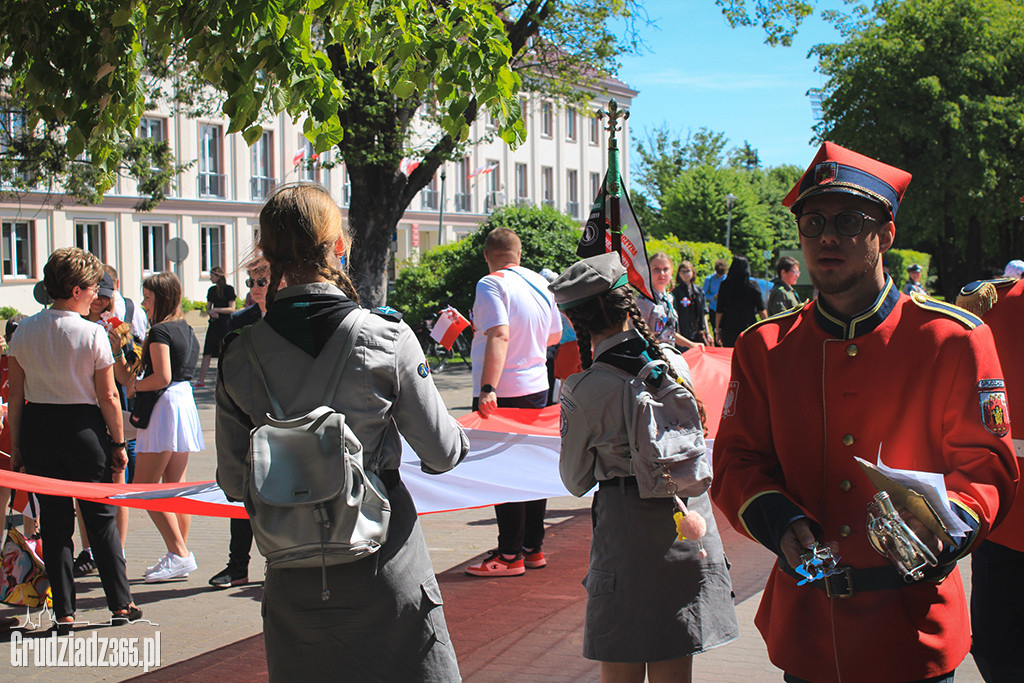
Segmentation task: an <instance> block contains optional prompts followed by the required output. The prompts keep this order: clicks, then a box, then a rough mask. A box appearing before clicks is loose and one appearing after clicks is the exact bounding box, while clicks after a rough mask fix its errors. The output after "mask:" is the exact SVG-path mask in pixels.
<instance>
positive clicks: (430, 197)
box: [420, 173, 441, 211]
mask: <svg viewBox="0 0 1024 683" xmlns="http://www.w3.org/2000/svg"><path fill="white" fill-rule="evenodd" d="M439 206H441V193H440V192H439V191H438V189H437V174H436V173H435V174H434V177H433V178H431V179H430V183H429V184H428V185H427V186H426V187H424V188H423V189H422V190H420V208H421V209H423V210H424V211H427V210H432V211H437V208H438V207H439Z"/></svg>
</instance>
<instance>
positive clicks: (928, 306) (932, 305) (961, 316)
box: [910, 292, 981, 330]
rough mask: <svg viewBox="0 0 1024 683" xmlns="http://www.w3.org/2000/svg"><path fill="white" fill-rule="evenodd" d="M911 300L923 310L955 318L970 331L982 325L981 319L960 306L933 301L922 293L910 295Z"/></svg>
mask: <svg viewBox="0 0 1024 683" xmlns="http://www.w3.org/2000/svg"><path fill="white" fill-rule="evenodd" d="M910 298H911V299H913V301H914V303H915V304H917V305H918V306H920V307H921V308H923V309H925V310H928V311H934V312H936V313H942V314H943V315H945V316H947V317H949V318H953V319H954V320H956V321H957V322H959V323H960V324H961V325H963V326H964V327H966V328H967V329H968V330H973V329H974V328H975V327H977V326H978V325H981V318H979V317H978V316H976V315H974V314H973V313H971V312H970V311H968V310H965V309H963V308H960V307H959V306H954V305H953V304H947V303H946V302H945V301H939V300H938V299H933V298H931V297H930V296H928V295H927V294H921V293H920V292H914V293H913V294H911V295H910Z"/></svg>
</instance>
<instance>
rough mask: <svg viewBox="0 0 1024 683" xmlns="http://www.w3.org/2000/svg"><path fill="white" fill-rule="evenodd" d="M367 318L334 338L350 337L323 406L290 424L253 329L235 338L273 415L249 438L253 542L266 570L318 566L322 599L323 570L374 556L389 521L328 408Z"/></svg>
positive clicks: (346, 432) (356, 451)
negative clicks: (258, 355)
mask: <svg viewBox="0 0 1024 683" xmlns="http://www.w3.org/2000/svg"><path fill="white" fill-rule="evenodd" d="M366 315H368V312H367V311H366V310H364V309H357V310H355V311H353V312H352V313H350V314H349V315H348V316H346V317H345V320H344V321H343V322H342V324H341V325H340V326H339V327H338V330H337V331H336V332H335V334H341V333H344V332H345V331H347V333H348V338H347V339H346V343H345V348H344V350H343V351H342V353H341V354H340V355H339V356H338V364H337V366H336V367H335V369H334V373H333V374H332V376H331V379H330V381H329V382H328V385H327V391H326V393H325V394H324V398H323V401H322V405H320V406H319V407H317V408H315V409H313V410H311V411H309V412H307V413H305V414H303V415H299V416H297V417H292V418H287V417H284V414H285V412H284V410H283V409H282V408H281V405H280V403H278V401H277V399H276V398H275V397H274V394H273V392H271V390H270V387H269V386H268V385H267V379H266V376H265V375H264V374H263V368H262V367H261V366H260V363H259V361H258V360H257V358H256V352H255V349H254V347H253V343H252V327H247V328H245V329H244V330H243V331H242V332H241V335H242V337H243V338H244V342H245V348H246V352H247V353H248V356H249V362H250V363H251V364H252V366H253V368H254V369H255V371H256V374H257V375H258V376H259V378H260V380H261V381H262V382H263V386H264V388H266V391H267V396H268V397H269V398H270V404H271V406H272V407H273V410H274V413H275V415H271V414H269V413H268V414H267V424H265V425H262V426H260V427H257V428H255V429H253V430H252V432H251V433H250V442H249V457H248V468H247V471H246V481H245V482H244V485H245V498H244V501H245V509H246V511H247V512H248V513H249V519H250V521H251V523H252V531H253V536H254V537H255V539H256V543H257V545H258V546H259V549H260V552H261V553H262V554H263V556H264V557H265V558H266V560H267V564H268V565H269V566H271V567H274V568H294V567H321V568H322V570H323V571H322V577H323V590H322V593H321V598H322V599H323V600H328V599H330V591H329V590H327V567H328V565H336V564H345V563H348V562H355V561H356V560H360V559H362V558H364V557H367V556H369V555H371V554H373V553H375V552H377V551H378V550H379V549H380V547H381V544H383V543H384V541H385V539H386V538H387V532H388V522H389V520H390V517H391V505H390V503H389V501H388V499H387V494H386V489H385V487H384V484H383V482H382V481H381V480H380V477H379V476H378V475H377V473H376V472H374V471H373V470H372V468H370V467H369V466H367V467H366V468H365V469H364V466H363V447H362V444H360V443H359V439H358V438H357V437H356V435H355V433H353V431H352V430H351V429H350V428H349V426H348V425H347V424H345V415H344V414H343V413H340V412H338V411H336V410H334V409H333V408H332V407H331V405H330V404H331V402H332V401H333V400H334V397H335V395H336V392H337V387H338V383H339V382H340V381H341V374H342V370H343V369H344V366H345V362H346V361H347V360H348V357H349V356H350V355H351V354H352V348H353V346H354V345H355V341H356V336H357V335H358V333H359V329H360V328H361V327H362V323H363V320H364V319H365V317H366Z"/></svg>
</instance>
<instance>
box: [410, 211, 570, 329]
mask: <svg viewBox="0 0 1024 683" xmlns="http://www.w3.org/2000/svg"><path fill="white" fill-rule="evenodd" d="M499 227H502V228H510V229H511V230H514V231H515V232H516V234H517V235H519V239H520V240H521V241H522V243H523V257H522V265H523V266H525V267H527V268H530V269H532V270H537V271H539V270H541V269H542V268H550V269H552V270H554V271H555V272H556V273H560V272H562V271H563V270H565V269H566V268H568V267H569V266H570V265H571V264H572V263H574V262H575V261H576V260H577V256H576V245H577V244H578V243H579V239H580V226H579V223H578V222H577V221H576V219H574V218H570V217H569V216H567V215H566V214H564V213H561V212H559V211H557V210H555V209H553V208H551V207H547V206H545V207H541V208H538V207H505V208H503V209H499V210H497V211H495V212H494V213H493V214H491V216H490V218H488V219H487V222H486V223H484V224H483V225H482V226H480V229H479V230H477V231H476V232H475V233H473V235H471V236H470V237H469V238H468V239H464V240H461V241H459V242H456V243H455V244H446V245H443V246H441V247H437V248H435V249H431V250H430V252H428V253H427V254H425V255H424V256H423V258H422V260H421V261H420V263H419V264H416V265H410V266H407V267H406V268H404V269H402V272H401V273H399V275H398V280H397V281H396V282H395V291H394V294H393V296H392V303H393V304H394V305H395V306H397V307H398V308H400V309H401V310H402V311H404V312H405V314H406V317H407V318H408V319H409V320H411V321H418V320H421V319H422V318H423V317H424V316H426V315H427V314H428V313H436V312H437V311H439V310H441V309H442V308H444V307H445V306H448V305H451V306H454V307H455V308H457V309H458V310H459V311H460V312H462V313H463V314H464V315H465V314H467V313H468V312H469V311H470V309H471V308H472V306H473V297H474V296H475V291H476V290H475V285H476V282H477V280H479V279H480V278H482V277H483V276H484V275H487V272H488V270H487V264H486V263H485V262H484V257H483V249H484V240H485V239H486V238H487V235H488V233H490V232H491V230H494V229H495V228H499Z"/></svg>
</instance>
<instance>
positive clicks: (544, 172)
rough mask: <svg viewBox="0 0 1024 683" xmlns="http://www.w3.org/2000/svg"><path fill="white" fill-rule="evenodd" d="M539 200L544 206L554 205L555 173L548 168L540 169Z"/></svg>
mask: <svg viewBox="0 0 1024 683" xmlns="http://www.w3.org/2000/svg"><path fill="white" fill-rule="evenodd" d="M540 198H541V202H542V203H543V204H544V206H554V205H555V171H554V169H553V168H551V167H550V166H541V167H540Z"/></svg>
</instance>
